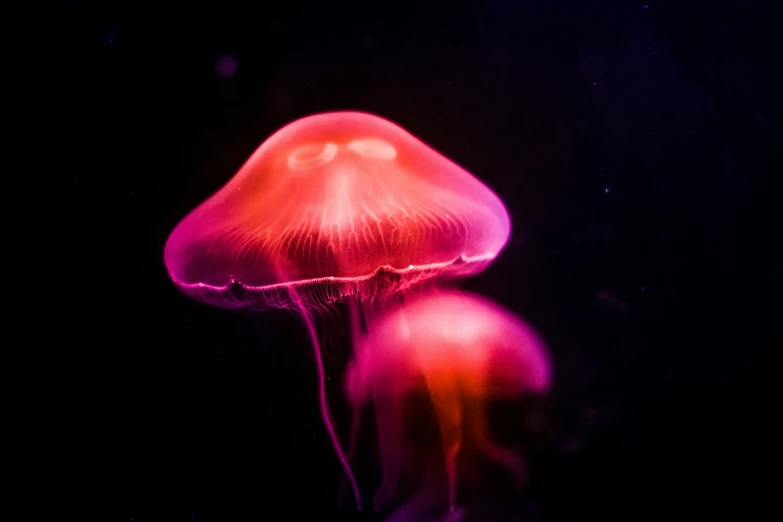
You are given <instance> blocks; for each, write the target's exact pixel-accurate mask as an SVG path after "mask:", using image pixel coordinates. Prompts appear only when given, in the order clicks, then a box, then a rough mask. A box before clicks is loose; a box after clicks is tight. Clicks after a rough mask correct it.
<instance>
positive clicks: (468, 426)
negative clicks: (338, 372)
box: [346, 291, 551, 510]
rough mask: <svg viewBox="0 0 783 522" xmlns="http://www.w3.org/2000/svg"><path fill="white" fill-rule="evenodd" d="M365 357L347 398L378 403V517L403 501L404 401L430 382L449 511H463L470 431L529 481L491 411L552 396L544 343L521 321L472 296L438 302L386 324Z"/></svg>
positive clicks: (364, 347) (424, 302) (418, 304)
mask: <svg viewBox="0 0 783 522" xmlns="http://www.w3.org/2000/svg"><path fill="white" fill-rule="evenodd" d="M356 348H357V349H356V352H355V356H354V359H353V361H352V363H351V365H350V367H349V370H348V375H347V377H346V392H347V396H348V399H349V401H350V402H351V403H352V404H354V405H355V406H361V405H364V404H367V403H368V402H369V401H374V402H375V413H376V421H377V423H378V438H379V441H378V442H379V446H380V448H379V449H380V455H381V460H382V465H383V471H384V476H383V481H382V484H381V486H380V488H379V490H378V492H377V493H376V496H375V500H374V504H375V506H376V508H380V507H382V505H383V504H384V503H385V502H388V501H389V500H390V499H391V498H392V497H393V496H394V494H395V491H396V489H397V486H398V481H399V479H400V474H401V470H402V463H403V460H404V458H403V447H402V446H403V438H402V437H401V435H400V434H401V431H402V429H401V423H402V412H401V411H400V409H401V406H400V404H401V401H399V400H396V399H399V398H400V397H402V396H404V395H406V394H409V393H411V392H412V391H413V390H414V388H416V387H417V386H419V385H420V384H421V382H422V378H423V381H424V383H425V384H426V389H427V391H428V393H429V396H430V398H431V400H432V405H433V407H434V411H435V414H436V416H437V421H438V424H439V426H440V433H441V439H442V446H443V451H444V456H445V465H446V472H447V478H448V498H449V503H450V508H451V509H452V510H454V508H455V502H456V495H457V479H456V477H457V469H456V462H457V454H458V452H459V450H460V447H461V445H462V441H463V434H464V432H466V431H467V433H468V434H469V435H471V436H472V439H473V441H474V442H475V443H476V445H477V447H478V448H479V449H480V450H482V451H483V453H484V454H486V455H487V456H488V457H489V458H490V459H492V460H493V461H495V462H497V463H499V464H501V465H503V466H505V467H507V468H508V469H509V470H510V471H511V472H512V474H513V475H514V478H515V479H516V480H517V481H518V482H521V481H522V480H523V478H524V476H525V465H524V462H523V461H522V458H521V456H520V455H517V454H515V453H514V452H513V451H511V450H510V449H508V448H506V447H503V446H501V445H499V444H497V443H496V442H494V441H493V440H492V439H491V437H490V434H489V428H488V425H487V417H486V412H485V408H484V404H485V401H486V400H487V399H490V398H493V397H506V398H508V397H516V396H520V395H524V394H527V393H543V392H545V391H546V390H547V389H548V388H549V386H550V383H551V372H550V364H549V358H548V355H547V351H546V348H545V346H544V343H543V341H542V340H541V339H540V337H539V336H538V335H537V334H536V333H535V332H534V331H533V330H532V329H531V328H530V327H529V326H528V325H527V324H525V322H523V321H522V320H521V319H520V318H518V317H516V316H515V315H514V314H512V313H511V312H509V311H507V310H504V309H503V308H501V307H500V306H498V305H496V304H494V303H492V302H490V301H488V300H486V299H484V298H481V297H478V296H475V295H472V294H468V293H464V292H459V291H442V292H435V293H431V294H429V295H426V296H424V297H420V298H417V299H413V300H409V301H407V302H405V303H403V304H402V305H400V306H398V307H396V308H394V309H391V310H389V311H387V313H386V314H385V315H383V316H381V317H377V318H376V320H375V322H374V324H373V328H372V329H371V330H370V331H369V332H368V333H367V334H366V335H365V336H364V337H363V338H362V339H360V340H359V342H358V343H357V347H356ZM385 399H386V400H385ZM388 399H391V400H388ZM463 408H465V409H467V410H469V415H463Z"/></svg>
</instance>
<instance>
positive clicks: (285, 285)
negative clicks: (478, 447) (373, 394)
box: [164, 112, 510, 508]
mask: <svg viewBox="0 0 783 522" xmlns="http://www.w3.org/2000/svg"><path fill="white" fill-rule="evenodd" d="M509 232H510V223H509V218H508V214H507V212H506V209H505V207H504V206H503V203H502V202H501V201H500V199H499V198H498V197H497V196H496V195H495V194H494V193H493V192H492V191H491V190H490V189H489V188H487V187H486V186H485V185H484V184H482V183H481V182H480V181H479V180H477V179H476V178H474V177H473V176H472V175H471V174H470V173H468V172H467V171H465V170H464V169H462V168H461V167H459V166H458V165H456V164H454V163H453V162H451V161H449V160H448V159H446V158H445V157H443V156H442V155H440V154H438V153H437V152H435V151H434V150H432V149H431V148H429V147H427V146H426V145H425V144H424V143H422V142H421V141H419V140H418V139H416V138H415V137H413V136H412V135H411V134H409V133H408V132H406V131H405V130H403V129H402V128H400V127H398V126H397V125H395V124H393V123H391V122H389V121H387V120H384V119H382V118H379V117H377V116H373V115H370V114H365V113H359V112H336V113H326V114H318V115H315V116H310V117H306V118H303V119H300V120H298V121H295V122H293V123H291V124H289V125H287V126H286V127H284V128H282V129H281V130H279V131H278V132H276V133H275V134H273V135H272V136H271V137H270V138H269V139H267V140H266V141H265V142H264V143H262V144H261V146H260V147H259V148H258V149H257V150H256V152H255V153H254V154H253V155H252V156H251V157H250V159H248V160H247V162H246V163H245V164H244V165H243V166H242V168H241V169H240V170H239V172H238V173H237V174H236V175H235V176H234V177H233V178H232V179H231V180H230V181H229V182H228V184H226V185H225V186H224V187H223V188H222V189H220V191H218V192H217V193H216V194H214V195H213V196H212V197H210V198H209V199H208V200H207V201H205V202H204V203H202V204H201V205H200V206H199V207H197V208H196V209H195V210H194V211H193V212H191V213H190V214H189V215H188V216H187V217H186V218H185V219H183V220H182V222H180V223H179V224H178V225H177V227H176V228H175V229H174V231H173V232H172V233H171V236H170V237H169V239H168V242H167V243H166V248H165V254H164V260H165V264H166V267H167V268H168V271H169V274H170V276H171V278H172V279H173V281H174V282H175V283H176V284H177V285H178V287H179V288H180V289H181V290H182V291H183V292H185V293H187V294H188V295H191V296H193V297H195V298H197V299H200V300H203V301H206V302H208V303H211V304H214V305H217V306H223V307H230V308H253V309H265V308H270V307H273V308H285V309H289V310H293V311H296V312H297V313H299V314H300V315H301V316H302V318H303V320H304V323H305V325H306V326H307V330H308V333H309V335H310V338H311V340H312V344H313V348H314V351H315V355H316V357H315V359H316V364H317V368H318V381H319V400H320V405H321V415H322V416H323V420H324V423H325V425H326V428H327V431H328V432H329V436H330V438H331V440H332V444H333V446H334V449H335V451H336V453H337V456H338V458H339V459H340V462H341V464H342V466H343V468H344V470H345V472H346V476H347V477H348V479H349V480H350V482H351V485H352V487H353V489H354V494H355V498H356V502H357V507H359V508H360V506H361V502H360V495H359V489H358V486H357V484H356V481H355V479H354V477H353V474H352V472H351V470H350V465H349V462H348V459H347V457H346V456H345V454H344V452H343V451H342V449H341V445H340V442H339V440H338V437H337V434H336V432H335V428H334V423H333V421H332V419H331V415H330V413H329V408H328V403H327V398H326V389H325V377H324V369H323V363H322V361H321V353H320V352H321V348H320V343H319V340H318V335H317V334H316V328H315V323H314V321H315V316H316V315H317V314H318V313H320V312H324V311H326V310H328V309H329V307H330V306H332V304H333V303H336V302H338V301H341V300H344V299H347V300H349V302H350V303H351V306H352V310H353V312H354V313H353V314H352V318H353V320H352V322H351V324H352V326H353V327H354V329H355V330H356V331H355V332H354V335H355V337H358V336H359V334H360V332H359V330H362V331H365V330H366V329H367V317H366V315H365V313H364V311H363V310H362V302H365V303H366V302H370V303H371V302H373V301H375V300H378V299H380V298H385V297H389V296H391V295H399V294H400V293H401V292H405V291H409V290H410V289H412V288H415V287H418V286H421V285H423V284H425V283H428V282H432V281H435V280H440V281H443V280H449V279H454V278H458V277H464V276H468V275H471V274H475V273H477V272H479V271H481V270H483V269H484V268H485V267H486V266H487V265H488V263H490V262H491V261H492V260H493V259H494V258H495V256H496V255H497V253H498V252H499V251H500V250H501V249H502V248H503V246H504V245H505V244H506V242H507V240H508V236H509ZM359 318H360V319H361V320H359ZM360 324H361V325H362V326H361V328H359V327H358V326H357V325H360Z"/></svg>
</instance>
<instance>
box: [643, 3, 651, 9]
mask: <svg viewBox="0 0 783 522" xmlns="http://www.w3.org/2000/svg"><path fill="white" fill-rule="evenodd" d="M648 7H650V6H649V5H647V4H644V5H643V6H642V9H647V8H648Z"/></svg>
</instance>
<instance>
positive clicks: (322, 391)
mask: <svg viewBox="0 0 783 522" xmlns="http://www.w3.org/2000/svg"><path fill="white" fill-rule="evenodd" d="M300 308H301V312H302V317H303V318H304V322H305V325H306V327H307V333H308V334H309V335H310V340H311V342H312V345H313V353H314V355H315V365H316V368H317V370H318V403H319V407H320V409H321V417H322V418H323V421H324V425H325V426H326V431H327V433H328V434H329V438H330V439H331V441H332V447H333V448H334V451H335V453H336V454H337V458H338V459H339V460H340V464H341V465H342V467H343V471H344V472H345V476H346V477H347V478H348V481H349V482H350V483H351V487H352V488H353V494H354V499H355V500H356V509H357V510H358V511H361V510H362V497H361V493H360V491H359V485H358V484H357V482H356V477H354V475H353V471H352V470H351V464H350V462H348V458H347V457H346V456H345V452H343V449H342V446H341V445H340V439H339V438H338V437H337V430H336V429H335V427H334V419H333V418H332V414H331V412H330V411H329V401H328V400H327V397H326V372H325V371H324V363H323V360H322V358H321V357H322V356H321V344H320V343H319V342H318V335H317V334H316V332H315V326H314V325H313V318H312V317H311V316H310V312H309V311H308V310H307V309H306V308H305V307H304V306H301V307H300Z"/></svg>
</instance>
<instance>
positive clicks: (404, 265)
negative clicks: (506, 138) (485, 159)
mask: <svg viewBox="0 0 783 522" xmlns="http://www.w3.org/2000/svg"><path fill="white" fill-rule="evenodd" d="M509 232H510V223H509V217H508V214H507V212H506V209H505V207H504V206H503V203H502V202H501V201H500V199H499V198H498V197H497V196H496V195H495V194H494V193H493V192H492V191H491V190H490V189H489V188H487V187H486V186H485V185H484V184H483V183H481V182H480V181H479V180H478V179H476V178H475V177H474V176H472V175H471V174H470V173H468V172H467V171H465V170H464V169H463V168H461V167H460V166H458V165H456V164H455V163H453V162H451V161H450V160H448V159H447V158H445V157H444V156H442V155H441V154H439V153H437V152H436V151H434V150H433V149H431V148H430V147H428V146H427V145H425V144H424V143H422V142H421V141H419V140H418V139H417V138H415V137H414V136H412V135H411V134H409V133H408V132H406V131H405V130H403V129H402V128H400V127H398V126H397V125H395V124H393V123H391V122H389V121H387V120H385V119H382V118H379V117H377V116H373V115H370V114H364V113H359V112H335V113H327V114H318V115H315V116H310V117H307V118H303V119H301V120H298V121H295V122H293V123H291V124H289V125H287V126H286V127H284V128H283V129H281V130H280V131H278V132H277V133H275V134H274V135H272V136H271V137H270V138H269V139H268V140H267V141H265V142H264V143H263V144H262V145H261V146H260V147H259V148H258V150H256V152H255V153H254V154H253V155H252V156H251V157H250V159H249V160H248V161H247V162H246V163H245V165H244V166H243V167H242V168H241V169H240V171H239V172H238V173H237V174H236V176H234V178H233V179H231V181H229V183H228V184H226V185H225V186H224V187H223V188H222V189H221V190H220V191H218V192H217V193H216V194H215V195H213V196H212V197H211V198H209V199H208V200H207V201H205V202H204V203H203V204H202V205H200V206H199V207H198V208H196V209H195V210H194V211H193V212H191V213H190V215H188V216H187V217H186V218H185V219H184V220H183V221H182V222H181V223H180V224H179V225H177V227H176V228H175V229H174V231H173V232H172V234H171V236H170V237H169V240H168V242H167V243H166V250H165V262H166V267H167V268H168V270H169V273H170V274H171V277H172V278H173V279H174V280H175V281H176V282H177V284H178V285H179V286H180V287H181V288H182V289H183V290H185V291H186V292H188V293H191V294H193V295H194V296H195V297H198V298H201V299H206V300H208V301H210V302H212V303H215V302H218V303H220V302H221V301H222V303H221V304H223V305H225V306H258V307H266V306H272V307H286V306H291V304H292V302H291V297H290V295H289V294H290V291H291V289H292V288H294V287H296V293H297V295H298V296H299V299H302V300H303V301H304V302H306V303H310V302H312V303H313V304H317V303H323V302H330V301H334V300H338V299H340V298H341V297H343V296H344V295H351V294H355V293H357V292H359V293H361V294H362V295H363V296H365V298H367V297H372V296H375V295H378V294H379V293H382V292H383V290H384V289H388V288H389V286H394V287H395V288H397V287H401V286H403V287H404V286H405V285H406V284H409V283H410V282H411V281H420V280H421V279H426V278H431V277H436V276H443V275H444V274H445V275H448V274H454V275H470V274H472V273H475V272H477V271H480V270H481V269H483V267H484V266H485V265H486V264H487V263H488V262H489V261H491V260H492V259H493V258H494V257H495V255H496V254H497V253H498V252H499V251H500V250H501V249H502V248H503V246H504V245H505V243H506V241H507V240H508V237H509ZM385 276H386V277H385ZM392 283H393V284H392ZM232 290H233V291H232ZM237 290H243V291H237Z"/></svg>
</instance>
